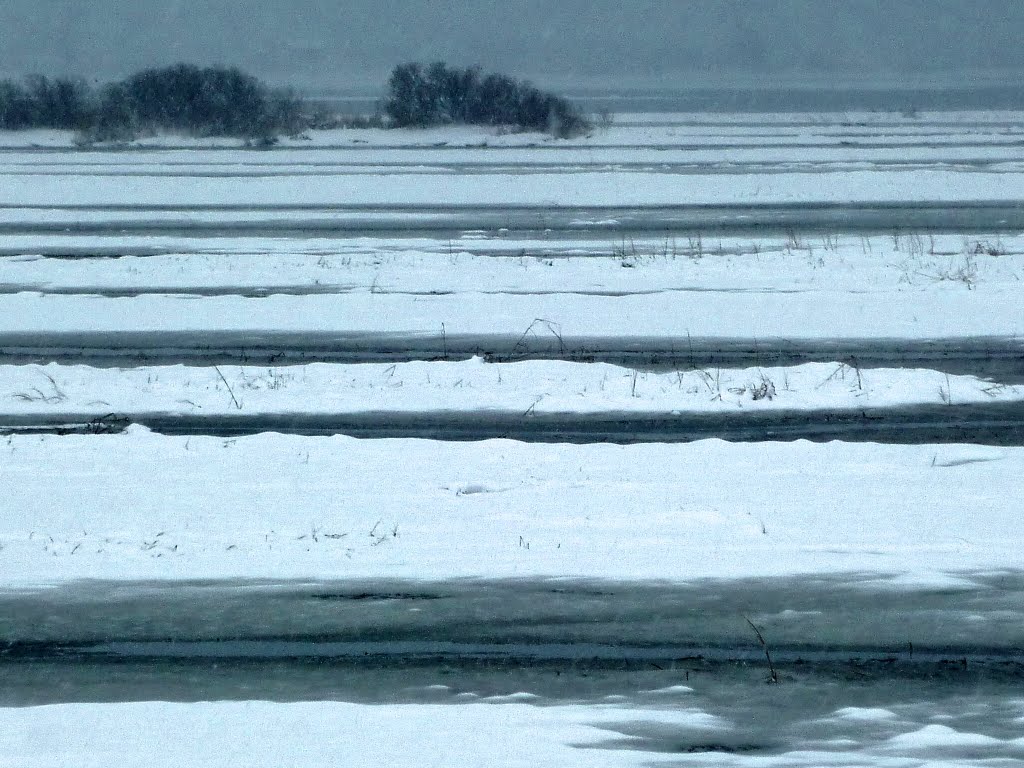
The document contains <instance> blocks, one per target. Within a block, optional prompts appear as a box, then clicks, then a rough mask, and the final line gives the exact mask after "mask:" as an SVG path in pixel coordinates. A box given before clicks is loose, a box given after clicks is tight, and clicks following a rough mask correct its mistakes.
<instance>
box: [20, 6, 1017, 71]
mask: <svg viewBox="0 0 1024 768" xmlns="http://www.w3.org/2000/svg"><path fill="white" fill-rule="evenodd" d="M0 29H2V30H3V45H2V46H0V74H4V75H7V76H15V75H17V76H20V75H22V74H25V73H29V72H41V73H44V74H69V73H71V74H79V75H82V76H85V77H88V78H90V79H93V78H96V79H101V80H104V79H111V78H114V77H117V76H120V75H123V74H125V73H127V72H129V71H132V70H135V69H138V68H141V67H145V66H152V65H162V64H168V63H173V62H177V61H193V62H197V63H204V64H206V63H218V64H235V65H238V66H241V67H243V68H244V69H247V70H250V71H252V72H253V73H255V74H258V75H261V76H263V77H265V78H267V79H268V80H271V81H274V82H276V83H285V82H288V83H291V84H293V85H297V86H337V87H345V86H354V87H364V88H365V87H366V86H370V85H376V84H378V83H382V82H383V79H384V78H385V76H386V73H387V72H388V70H390V68H391V67H392V66H393V65H394V64H396V63H398V62H400V61H405V60H435V59H444V60H447V61H449V62H452V63H458V64H472V63H476V64H481V65H483V66H484V67H485V68H487V69H495V70H501V71H506V72H509V73H511V74H515V75H519V76H525V77H531V78H533V79H534V80H536V81H537V82H538V83H540V84H542V85H552V86H560V87H566V86H572V85H576V86H606V85H615V84H624V85H633V86H642V87H651V88H658V87H664V88H673V87H676V86H678V85H680V84H683V85H701V84H705V83H706V84H709V85H720V84H742V85H755V86H757V85H771V84H791V83H795V82H807V81H815V82H818V83H832V82H840V81H841V82H846V83H851V82H853V83H863V84H884V85H892V84H900V83H902V84H908V85H920V84H929V83H934V82H944V83H950V84H960V83H965V84H969V83H971V82H977V81H978V80H979V79H998V80H1002V81H1007V80H1009V81H1016V82H1019V81H1020V79H1021V78H1022V76H1024V0H445V1H442V0H346V1H344V2H327V1H326V0H279V1H275V0H251V1H250V2H243V1H242V0H195V1H193V0H88V2H85V1H84V0H0Z"/></svg>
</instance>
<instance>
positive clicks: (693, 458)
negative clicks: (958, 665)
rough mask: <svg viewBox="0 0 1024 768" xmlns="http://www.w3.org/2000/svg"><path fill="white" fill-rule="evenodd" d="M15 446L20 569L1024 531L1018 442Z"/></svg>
mask: <svg viewBox="0 0 1024 768" xmlns="http://www.w3.org/2000/svg"><path fill="white" fill-rule="evenodd" d="M0 457H2V460H3V461H2V465H0V479H2V482H3V487H4V489H5V508H6V512H5V515H4V516H3V518H2V520H0V544H2V547H3V548H2V550H0V578H2V579H3V583H5V584H7V585H8V586H9V587H13V586H15V585H19V584H22V585H28V584H47V583H65V582H69V581H73V580H75V579H81V578H91V579H115V580H139V579H150V578H156V579H162V580H166V579H203V578H224V579H233V578H266V579H289V578H302V579H313V580H317V579H347V578H371V579H372V578H410V579H430V580H444V579H451V578H461V577H467V578H469V577H482V578H516V577H535V576H578V577H586V578H597V579H620V580H643V579H660V580H669V581H673V580H688V579H699V578H743V577H748V576H763V577H768V576H783V575H794V574H802V573H823V574H825V573H834V574H839V573H855V572H863V573H867V574H876V575H878V576H879V577H880V578H887V577H899V579H898V580H897V581H896V582H894V584H900V583H903V584H905V585H909V584H911V583H919V584H938V585H945V584H947V583H948V579H949V578H950V576H949V574H953V575H955V574H957V573H960V572H967V571H971V570H991V569H1000V568H1010V569H1014V568H1017V567H1018V566H1019V563H1020V551H1021V546H1022V544H1024V542H1022V540H1021V533H1020V530H1019V525H1018V521H1019V516H1020V510H1019V504H1018V495H1017V493H1016V490H1015V489H1016V484H1017V478H1018V477H1019V475H1020V467H1019V466H1018V465H1021V464H1024V450H1022V449H1016V448H1007V449H998V450H997V449H991V448H983V447H971V446H926V445H922V446H884V445H876V444H847V443H826V444H813V443H807V442H795V443H754V444H731V443H725V442H721V441H717V440H708V441H701V442H697V443H690V444H684V445H664V444H643V445H632V446H613V445H580V446H575V445H564V444H555V445H545V444H524V443H518V442H513V441H504V440H495V441H487V442H483V443H444V442H433V441H420V440H356V439H352V438H345V437H334V438H308V437H289V436H282V435H273V434H264V435H258V436H253V437H246V438H239V439H218V438H209V437H189V438H177V437H163V436H160V435H154V434H151V433H149V432H148V431H146V430H145V429H142V428H139V427H132V428H129V429H128V431H127V432H125V433H123V434H120V435H111V436H66V437H55V436H45V435H44V436H20V437H19V436H12V437H9V438H6V439H4V440H2V441H0ZM396 467H401V468H402V470H401V472H399V473H396V471H395V468H396ZM54 478H60V481H59V482H55V480H54ZM196 489H200V492H199V493H197V492H196ZM897 489H898V493H897ZM567 499H571V500H572V503H571V510H568V509H567V507H566V500H567ZM965 509H966V510H969V514H966V515H965V514H964V510H965Z"/></svg>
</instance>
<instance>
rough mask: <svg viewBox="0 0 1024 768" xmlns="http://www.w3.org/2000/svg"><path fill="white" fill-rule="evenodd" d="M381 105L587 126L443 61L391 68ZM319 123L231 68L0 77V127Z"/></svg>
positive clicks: (507, 81)
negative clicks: (109, 77) (100, 80)
mask: <svg viewBox="0 0 1024 768" xmlns="http://www.w3.org/2000/svg"><path fill="white" fill-rule="evenodd" d="M380 112H381V114H380V115H379V116H378V118H379V119H378V121H377V122H378V123H380V124H382V125H384V126H387V127H395V128H405V127H417V128H422V127H427V126H435V125H450V124H455V123H463V124H471V125H488V126H503V127H508V128H510V129H513V130H523V131H546V132H549V133H551V134H552V135H554V136H559V137H568V136H576V135H579V134H582V133H585V132H586V131H588V130H590V128H591V125H590V122H589V121H588V120H587V119H586V117H585V116H583V115H582V114H581V113H580V112H579V111H578V110H577V109H576V108H575V107H574V106H573V105H572V104H571V103H570V102H568V101H567V100H566V99H564V98H561V97H559V96H556V95H554V94H551V93H547V92H545V91H541V90H539V89H538V88H536V87H534V86H533V85H531V84H530V83H527V82H524V81H520V80H515V79H513V78H511V77H508V76H506V75H500V74H486V75H485V74H483V73H482V72H481V71H480V69H479V68H477V67H468V68H465V69H459V68H453V67H449V66H448V65H446V64H444V63H443V62H437V63H434V64H430V65H427V66H424V65H422V64H417V63H408V64H401V65H399V66H397V67H395V69H394V70H393V71H392V73H391V76H390V78H389V79H388V82H387V91H386V95H385V97H384V99H383V100H382V102H381V109H380ZM335 123H336V124H340V122H339V121H335ZM325 124H326V125H330V124H332V121H331V120H330V119H325V116H324V115H323V114H322V113H318V112H317V111H316V110H314V109H313V108H311V107H310V105H309V104H308V103H307V102H305V101H304V100H303V99H301V98H300V97H299V96H297V95H296V94H295V93H294V92H292V91H290V90H286V89H275V88H271V87H269V86H267V85H266V84H264V83H263V82H261V81H260V80H259V79H257V78H255V77H253V76H252V75H249V74H246V73H244V72H242V71H240V70H238V69H236V68H233V67H232V68H226V67H198V66H195V65H192V64H176V65H174V66H170V67H162V68H155V69H146V70H143V71H141V72H137V73H135V74H133V75H131V76H129V77H127V78H125V79H124V80H120V81H117V82H114V83H108V84H106V85H103V86H100V87H93V86H91V85H89V84H88V83H86V82H85V81H84V80H81V79H77V78H49V77H45V76H42V75H32V76H29V77H27V78H25V79H24V80H22V81H14V80H0V129H4V130H25V129H30V128H59V129H71V130H76V131H78V132H79V134H80V136H81V137H82V139H83V140H84V141H87V142H110V141H129V140H132V139H134V138H137V137H139V136H142V135H152V134H156V133H168V132H173V133H182V134H187V135H191V136H227V137H238V138H242V139H246V140H259V141H267V142H272V141H273V140H274V139H275V137H277V136H281V135H295V134H299V133H301V132H302V131H304V130H306V129H308V128H311V127H319V126H322V125H325Z"/></svg>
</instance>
